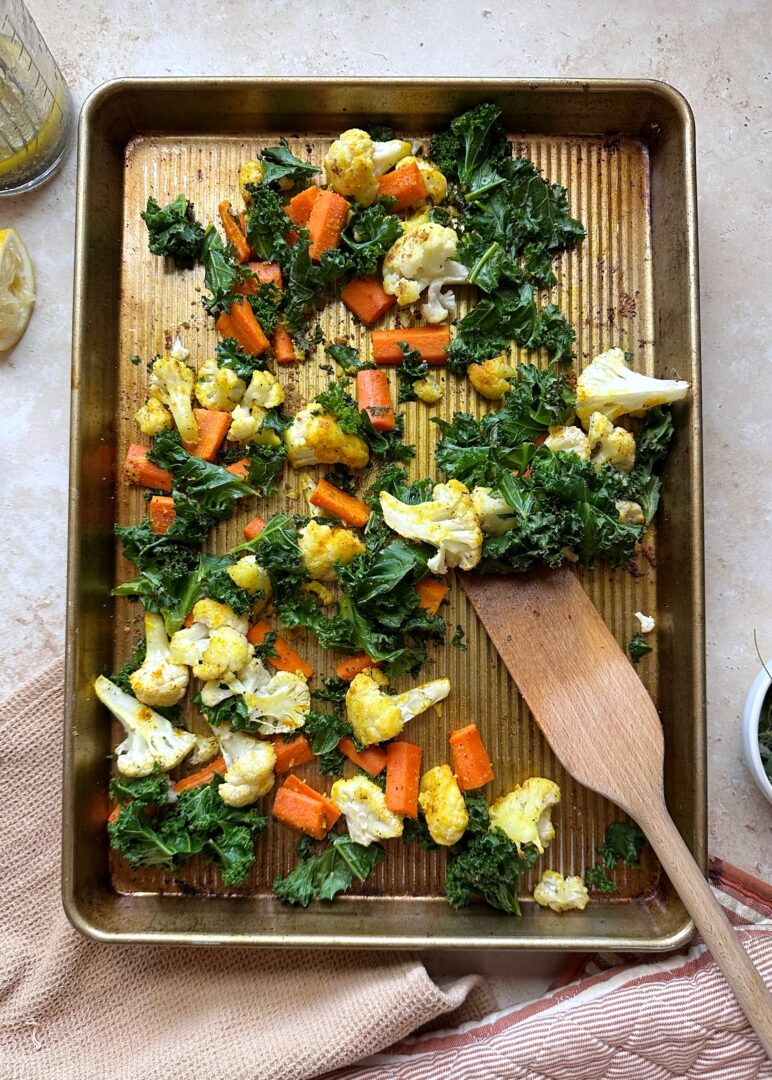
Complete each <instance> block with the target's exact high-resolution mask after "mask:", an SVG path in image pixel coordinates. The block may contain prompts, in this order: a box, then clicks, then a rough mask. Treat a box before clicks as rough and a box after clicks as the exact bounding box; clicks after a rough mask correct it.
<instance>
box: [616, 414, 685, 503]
mask: <svg viewBox="0 0 772 1080" xmlns="http://www.w3.org/2000/svg"><path fill="white" fill-rule="evenodd" d="M673 434H674V427H673V418H672V416H671V414H670V410H669V409H666V408H662V407H658V408H655V409H650V410H649V412H648V414H647V416H646V420H645V422H644V425H643V428H642V429H641V431H640V434H639V435H638V436H637V439H636V441H637V448H636V454H635V467H634V468H633V469H632V470H631V471H630V472H629V473H619V474H618V475H617V479H616V483H615V491H616V498H618V499H630V500H631V501H632V502H637V503H638V505H639V506H640V507H641V509H642V510H643V515H644V518H645V521H646V524H647V525H648V524H649V523H650V522H651V520H652V519H653V517H654V515H655V514H656V512H657V508H658V506H659V497H660V490H661V488H662V481H661V480H660V477H659V473H660V470H661V469H662V466H663V464H664V462H665V459H666V457H667V455H668V452H669V449H670V444H671V442H672V440H673Z"/></svg>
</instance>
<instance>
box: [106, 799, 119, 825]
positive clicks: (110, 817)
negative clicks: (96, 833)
mask: <svg viewBox="0 0 772 1080" xmlns="http://www.w3.org/2000/svg"><path fill="white" fill-rule="evenodd" d="M120 812H121V804H120V803H116V804H115V806H114V807H113V808H112V810H111V811H110V813H109V815H108V818H107V823H108V824H109V825H110V824H112V823H113V822H114V821H117V820H118V815H119V814H120Z"/></svg>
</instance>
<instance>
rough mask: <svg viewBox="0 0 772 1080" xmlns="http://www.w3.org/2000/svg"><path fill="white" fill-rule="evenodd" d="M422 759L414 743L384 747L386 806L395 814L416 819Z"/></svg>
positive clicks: (396, 743)
mask: <svg viewBox="0 0 772 1080" xmlns="http://www.w3.org/2000/svg"><path fill="white" fill-rule="evenodd" d="M422 757H423V750H422V749H421V747H420V746H416V745H415V743H409V742H397V741H395V742H390V743H389V744H388V746H387V747H386V805H387V806H388V808H389V810H391V811H393V812H394V813H395V814H404V815H405V817H411V818H416V817H418V788H419V784H420V781H421V758H422Z"/></svg>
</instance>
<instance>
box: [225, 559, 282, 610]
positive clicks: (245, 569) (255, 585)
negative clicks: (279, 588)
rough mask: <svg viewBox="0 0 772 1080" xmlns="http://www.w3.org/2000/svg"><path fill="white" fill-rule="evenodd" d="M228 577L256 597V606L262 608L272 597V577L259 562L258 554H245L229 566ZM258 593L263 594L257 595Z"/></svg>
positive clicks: (257, 608)
mask: <svg viewBox="0 0 772 1080" xmlns="http://www.w3.org/2000/svg"><path fill="white" fill-rule="evenodd" d="M228 577H229V578H230V579H231V581H233V582H234V584H236V585H238V587H239V588H240V589H246V591H247V592H248V593H250V594H251V595H252V596H254V597H255V608H253V610H261V609H262V608H264V607H265V605H266V604H267V603H268V601H269V600H270V598H271V592H272V590H271V579H270V578H269V577H268V574H267V573H266V572H265V570H263V568H262V566H261V565H260V564H259V563H258V561H257V558H256V556H254V555H244V556H243V557H242V558H241V559H239V560H238V562H235V563H234V564H233V566H229V567H228ZM258 593H260V594H262V595H257V594H258Z"/></svg>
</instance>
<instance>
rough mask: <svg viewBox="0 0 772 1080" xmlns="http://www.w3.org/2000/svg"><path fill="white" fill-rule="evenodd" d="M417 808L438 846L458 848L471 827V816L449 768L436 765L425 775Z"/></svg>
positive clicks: (448, 766) (422, 779)
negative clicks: (454, 845)
mask: <svg viewBox="0 0 772 1080" xmlns="http://www.w3.org/2000/svg"><path fill="white" fill-rule="evenodd" d="M418 804H419V806H420V807H421V809H422V810H423V812H424V817H425V818H426V826H427V828H428V830H429V835H430V836H431V838H432V840H433V841H434V842H435V844H441V845H442V847H452V845H453V844H457V843H458V841H459V840H460V839H461V837H462V836H463V835H464V832H465V831H466V827H467V825H468V824H469V813H468V811H467V809H466V803H465V802H464V796H463V795H462V794H461V789H460V788H459V786H458V783H457V781H456V778H455V776H454V775H453V771H452V769H451V768H450V765H435V767H434V768H433V769H429V771H428V772H426V773H424V775H423V776H422V777H421V790H420V793H419V795H418Z"/></svg>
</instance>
